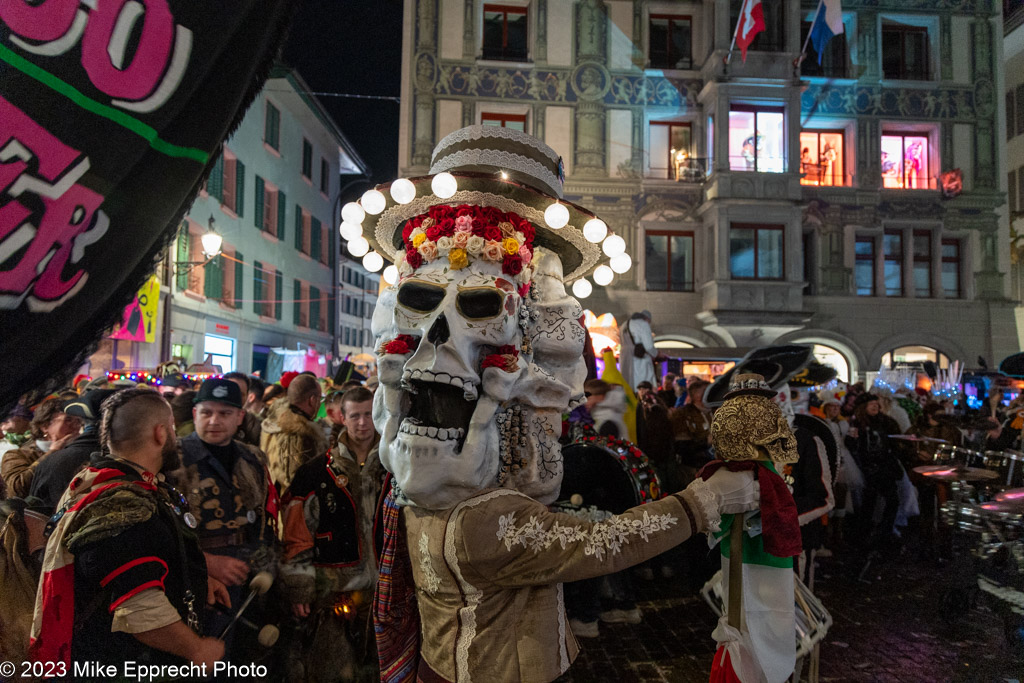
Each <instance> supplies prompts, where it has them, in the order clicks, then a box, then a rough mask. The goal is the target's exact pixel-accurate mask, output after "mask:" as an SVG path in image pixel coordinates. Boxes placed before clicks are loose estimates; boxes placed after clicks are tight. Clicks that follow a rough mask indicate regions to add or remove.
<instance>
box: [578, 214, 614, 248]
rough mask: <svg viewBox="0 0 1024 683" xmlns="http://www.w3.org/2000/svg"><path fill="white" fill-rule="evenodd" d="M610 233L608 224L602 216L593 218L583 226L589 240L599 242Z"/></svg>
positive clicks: (584, 234)
mask: <svg viewBox="0 0 1024 683" xmlns="http://www.w3.org/2000/svg"><path fill="white" fill-rule="evenodd" d="M607 235H608V225H607V224H606V223H605V222H604V221H603V220H601V219H600V218H591V219H590V220H589V221H587V222H586V224H585V225H584V226H583V236H584V237H586V238H587V241H588V242H593V243H594V244H599V243H600V242H601V240H603V239H604V238H605V237H606V236H607Z"/></svg>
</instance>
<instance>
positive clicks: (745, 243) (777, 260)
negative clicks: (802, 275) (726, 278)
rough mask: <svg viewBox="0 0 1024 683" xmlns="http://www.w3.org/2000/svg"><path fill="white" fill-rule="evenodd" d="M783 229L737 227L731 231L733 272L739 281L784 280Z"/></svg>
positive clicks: (744, 225) (745, 225) (746, 225)
mask: <svg viewBox="0 0 1024 683" xmlns="http://www.w3.org/2000/svg"><path fill="white" fill-rule="evenodd" d="M784 236H785V229H784V226H782V225H750V224H746V223H733V224H732V225H731V226H730V229H729V270H730V273H731V274H732V278H733V279H735V280H781V279H782V277H783V273H784V263H785V258H784V252H783V242H784Z"/></svg>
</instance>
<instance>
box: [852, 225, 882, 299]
mask: <svg viewBox="0 0 1024 683" xmlns="http://www.w3.org/2000/svg"><path fill="white" fill-rule="evenodd" d="M858 244H867V245H869V246H870V247H871V250H870V252H869V253H866V254H862V253H860V252H859V251H858V249H857V245H858ZM877 252H878V240H877V238H876V237H875V236H874V235H857V236H856V237H855V238H854V248H853V254H854V256H853V259H854V264H853V289H854V293H855V294H856V295H857V296H875V292H876V291H877V290H878V286H877V285H876V284H875V280H876V279H877V277H878V264H876V263H875V256H876V254H877ZM863 265H869V266H870V267H871V279H870V280H868V282H869V283H870V290H869V291H868V292H866V293H864V292H861V288H860V286H859V285H858V284H857V269H858V267H862V266H863Z"/></svg>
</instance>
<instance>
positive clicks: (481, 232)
mask: <svg viewBox="0 0 1024 683" xmlns="http://www.w3.org/2000/svg"><path fill="white" fill-rule="evenodd" d="M471 229H472V231H473V234H474V235H476V236H477V237H483V238H484V239H487V237H486V235H487V226H486V225H484V224H483V221H481V220H480V219H479V218H476V219H474V220H473V227H472V228H471Z"/></svg>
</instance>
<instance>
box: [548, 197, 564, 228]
mask: <svg viewBox="0 0 1024 683" xmlns="http://www.w3.org/2000/svg"><path fill="white" fill-rule="evenodd" d="M544 222H545V223H547V225H548V227H549V228H551V229H552V230H561V229H562V228H564V227H565V226H566V224H567V223H568V222H569V209H567V208H565V204H561V203H559V202H555V203H554V204H551V205H550V206H548V208H546V209H544Z"/></svg>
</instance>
